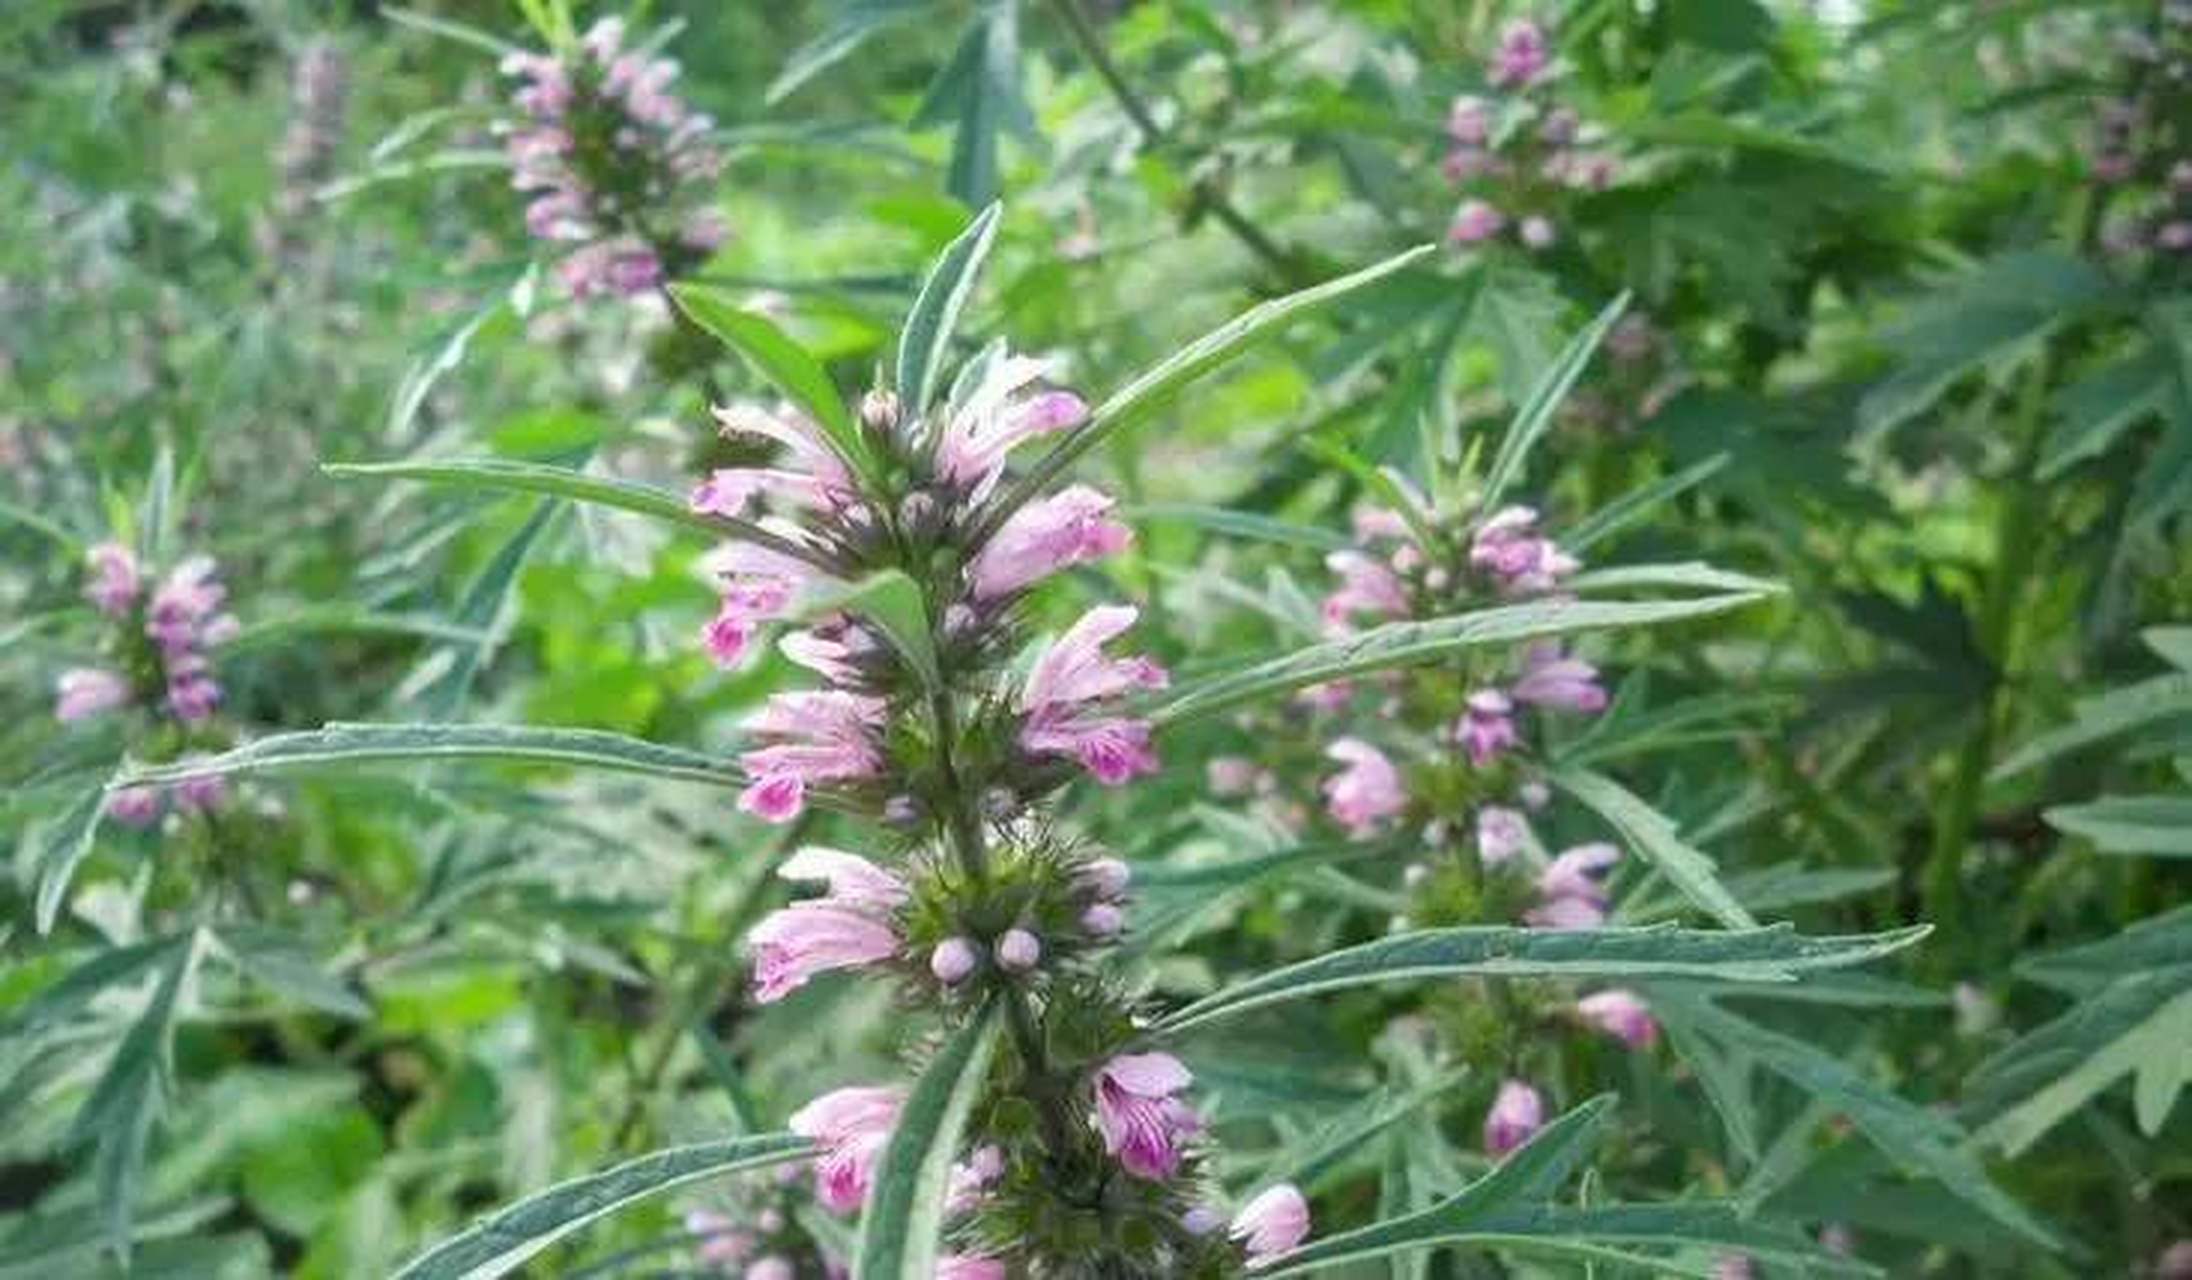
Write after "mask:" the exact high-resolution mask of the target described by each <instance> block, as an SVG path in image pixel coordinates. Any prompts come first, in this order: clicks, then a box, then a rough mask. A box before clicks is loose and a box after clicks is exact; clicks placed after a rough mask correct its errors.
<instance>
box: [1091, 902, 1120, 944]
mask: <svg viewBox="0 0 2192 1280" xmlns="http://www.w3.org/2000/svg"><path fill="white" fill-rule="evenodd" d="M1081 927H1082V928H1083V929H1086V930H1088V933H1089V936H1090V937H1092V938H1112V937H1117V936H1118V934H1119V931H1120V930H1121V929H1124V928H1126V913H1125V912H1124V911H1121V910H1119V908H1117V907H1115V906H1113V905H1111V904H1110V903H1108V902H1099V903H1097V904H1095V905H1094V906H1092V907H1090V908H1089V909H1088V910H1086V911H1083V912H1082V913H1081Z"/></svg>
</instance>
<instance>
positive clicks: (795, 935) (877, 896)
mask: <svg viewBox="0 0 2192 1280" xmlns="http://www.w3.org/2000/svg"><path fill="white" fill-rule="evenodd" d="M776 873H777V875H779V876H781V877H783V878H784V879H786V880H800V881H821V882H823V883H825V884H827V885H828V886H829V891H828V893H826V894H825V895H824V896H822V897H820V898H813V899H808V900H806V901H803V902H795V903H793V904H792V905H790V906H788V907H785V908H784V909H782V910H780V911H776V912H772V913H771V914H770V915H768V916H766V917H764V918H763V919H762V921H761V922H760V923H759V924H757V925H755V926H754V928H753V932H752V935H751V936H752V939H753V946H754V998H755V999H756V1000H758V1001H760V1002H761V1003H763V1004H769V1003H772V1002H774V1001H777V1000H781V999H783V998H784V997H785V996H787V995H789V994H790V993H792V992H793V991H796V990H798V989H799V988H800V987H803V986H805V985H806V984H807V980H808V979H810V978H812V977H813V976H814V975H816V974H818V973H824V972H827V971H829V970H831V969H852V968H858V967H860V966H863V965H870V964H876V963H880V962H881V961H884V960H888V959H890V958H891V957H893V956H895V955H897V954H898V949H899V947H900V945H902V942H903V940H902V939H901V938H900V937H899V934H898V928H897V925H896V924H895V923H894V922H893V921H892V919H891V912H892V911H894V910H896V909H897V908H898V907H899V906H901V905H903V904H904V903H905V901H906V898H907V896H908V894H909V892H910V891H909V890H908V889H907V887H906V882H905V881H903V880H901V879H899V878H898V877H897V876H895V875H893V874H892V873H890V872H888V871H885V870H884V869H883V868H881V867H878V866H876V865H875V864H874V863H872V862H870V861H868V860H867V859H866V858H863V857H860V856H859V855H857V854H851V853H846V852H844V851H842V850H839V849H826V848H823V847H821V846H819V845H810V846H808V847H807V848H804V849H801V850H800V851H799V852H797V853H795V854H793V855H792V856H791V857H790V858H788V859H786V860H785V862H784V865H783V866H781V867H779V868H777V872H776Z"/></svg>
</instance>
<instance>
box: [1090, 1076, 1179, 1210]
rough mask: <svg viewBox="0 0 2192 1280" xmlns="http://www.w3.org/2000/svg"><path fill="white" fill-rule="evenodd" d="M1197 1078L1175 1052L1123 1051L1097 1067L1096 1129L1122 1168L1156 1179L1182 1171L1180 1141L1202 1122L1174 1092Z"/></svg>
mask: <svg viewBox="0 0 2192 1280" xmlns="http://www.w3.org/2000/svg"><path fill="white" fill-rule="evenodd" d="M1194 1082H1195V1077H1194V1076H1192V1075H1190V1074H1188V1070H1187V1068H1186V1067H1185V1066H1184V1065H1182V1064H1181V1062H1180V1060H1179V1059H1178V1058H1175V1057H1173V1056H1172V1055H1171V1054H1169V1053H1127V1054H1121V1055H1119V1056H1118V1057H1115V1058H1113V1059H1112V1060H1111V1061H1109V1062H1106V1063H1105V1064H1104V1065H1103V1067H1102V1068H1101V1069H1099V1070H1098V1071H1097V1072H1096V1129H1097V1132H1099V1133H1101V1134H1102V1135H1103V1138H1104V1150H1106V1151H1108V1152H1110V1153H1111V1154H1112V1155H1114V1156H1116V1157H1118V1160H1119V1166H1120V1167H1121V1168H1123V1169H1125V1170H1126V1171H1127V1172H1128V1173H1129V1174H1132V1175H1133V1176H1135V1177H1137V1178H1146V1179H1149V1180H1150V1181H1153V1182H1161V1181H1164V1180H1165V1179H1168V1178H1170V1177H1172V1176H1173V1175H1174V1174H1176V1173H1178V1172H1179V1171H1180V1142H1181V1140H1182V1139H1184V1138H1187V1137H1192V1136H1193V1135H1194V1134H1196V1133H1197V1132H1199V1131H1200V1130H1201V1128H1202V1121H1201V1120H1200V1119H1199V1118H1198V1117H1197V1116H1196V1115H1195V1112H1194V1111H1193V1110H1192V1109H1190V1108H1189V1107H1188V1105H1187V1104H1186V1103H1184V1102H1181V1101H1180V1100H1179V1099H1178V1098H1175V1097H1173V1095H1174V1094H1176V1093H1179V1092H1180V1091H1181V1090H1183V1089H1185V1088H1187V1087H1188V1086H1189V1085H1191V1084H1193V1083H1194Z"/></svg>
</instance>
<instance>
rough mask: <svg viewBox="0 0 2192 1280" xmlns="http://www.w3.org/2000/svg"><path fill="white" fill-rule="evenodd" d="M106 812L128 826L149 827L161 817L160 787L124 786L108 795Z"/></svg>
mask: <svg viewBox="0 0 2192 1280" xmlns="http://www.w3.org/2000/svg"><path fill="white" fill-rule="evenodd" d="M106 814H107V816H108V817H110V818H112V819H114V820H115V821H116V822H119V823H121V824H122V825H124V826H128V827H149V826H151V825H152V824H153V823H155V822H157V821H159V819H160V789H159V788H158V787H123V788H122V789H121V790H119V791H116V792H114V793H112V794H111V795H109V796H108V797H107V806H106Z"/></svg>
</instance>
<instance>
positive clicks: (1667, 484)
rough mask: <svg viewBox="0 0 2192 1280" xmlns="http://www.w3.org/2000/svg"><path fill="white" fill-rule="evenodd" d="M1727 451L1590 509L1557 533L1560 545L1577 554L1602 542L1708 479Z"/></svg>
mask: <svg viewBox="0 0 2192 1280" xmlns="http://www.w3.org/2000/svg"><path fill="white" fill-rule="evenodd" d="M1729 457H1730V455H1728V454H1725V453H1716V454H1714V455H1712V456H1711V457H1709V458H1707V459H1705V460H1704V461H1702V462H1698V463H1693V464H1691V465H1690V466H1687V467H1684V468H1683V469H1682V470H1680V471H1677V472H1675V473H1674V474H1673V475H1671V476H1667V477H1665V478H1663V479H1659V480H1654V481H1652V482H1651V483H1650V484H1647V485H1642V486H1639V487H1638V488H1635V489H1631V490H1629V491H1628V492H1627V493H1624V494H1622V495H1621V496H1620V497H1618V498H1615V499H1614V500H1613V501H1612V502H1609V503H1607V504H1606V505H1605V506H1602V507H1600V508H1599V509H1598V510H1596V511H1593V512H1592V513H1591V514H1590V515H1588V516H1586V517H1584V518H1583V519H1582V520H1579V521H1577V522H1576V524H1575V526H1574V527H1573V528H1571V529H1569V530H1567V531H1566V532H1565V533H1563V534H1562V535H1561V538H1560V545H1561V547H1562V549H1564V550H1566V551H1569V552H1573V553H1576V554H1581V553H1582V552H1583V551H1585V550H1587V549H1589V548H1590V547H1592V546H1594V545H1596V544H1598V543H1600V542H1604V541H1605V540H1606V539H1608V538H1611V537H1613V536H1614V535H1615V534H1617V533H1619V532H1621V531H1622V530H1623V529H1626V528H1628V527H1629V526H1630V525H1632V524H1635V523H1636V522H1637V521H1638V520H1641V519H1643V518H1644V517H1645V516H1647V515H1649V514H1650V513H1651V512H1652V511H1653V510H1655V509H1657V508H1658V507H1660V506H1661V505H1663V504H1665V503H1668V502H1672V501H1673V500H1674V499H1675V498H1677V497H1679V496H1681V495H1682V494H1684V493H1687V492H1688V491H1690V490H1691V489H1694V488H1696V487H1697V486H1698V485H1701V484H1703V483H1704V482H1705V481H1707V480H1710V479H1711V478H1712V477H1713V476H1714V475H1715V474H1716V473H1717V472H1719V470H1720V469H1721V468H1722V467H1725V466H1727V465H1728V458H1729Z"/></svg>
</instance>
